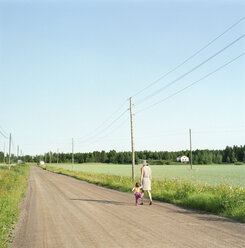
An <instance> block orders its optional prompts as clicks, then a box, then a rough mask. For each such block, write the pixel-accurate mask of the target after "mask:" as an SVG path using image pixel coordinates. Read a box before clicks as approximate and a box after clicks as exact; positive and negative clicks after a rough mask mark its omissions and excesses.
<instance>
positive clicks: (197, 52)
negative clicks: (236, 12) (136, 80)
mask: <svg viewBox="0 0 245 248" xmlns="http://www.w3.org/2000/svg"><path fill="white" fill-rule="evenodd" d="M244 19H245V16H244V17H242V18H241V19H239V20H238V21H236V22H235V23H233V24H232V25H231V26H230V27H228V28H227V29H226V30H225V31H223V32H222V33H221V34H219V35H218V36H217V37H215V38H214V39H213V40H211V41H210V42H208V43H207V44H206V45H204V46H203V47H201V48H200V49H199V50H198V51H196V52H195V53H194V54H192V55H191V56H189V57H188V58H187V59H185V60H184V61H183V62H181V63H180V64H178V65H177V66H176V67H174V68H173V69H172V70H170V71H168V72H167V73H165V74H164V75H162V76H160V77H159V78H157V79H156V80H154V81H153V82H151V83H150V84H149V85H147V86H146V87H144V88H143V89H141V90H139V91H138V92H137V93H135V94H134V95H132V97H136V96H138V95H139V94H141V93H142V92H144V91H145V90H146V89H148V88H150V87H151V86H153V85H155V84H156V83H157V82H159V81H160V80H162V79H163V78H165V77H166V76H168V75H169V74H171V73H172V72H174V71H176V70H177V69H179V68H180V67H181V66H182V65H184V64H185V63H187V62H188V61H189V60H191V59H192V58H194V57H195V56H196V55H198V54H199V53H200V52H202V51H203V50H205V49H206V48H207V47H209V46H210V45H211V44H212V43H214V42H215V41H216V40H218V39H219V38H220V37H222V36H223V35H224V34H226V33H227V32H228V31H230V30H231V29H232V28H234V27H235V26H237V25H238V24H239V23H241V22H242V21H243V20H244Z"/></svg>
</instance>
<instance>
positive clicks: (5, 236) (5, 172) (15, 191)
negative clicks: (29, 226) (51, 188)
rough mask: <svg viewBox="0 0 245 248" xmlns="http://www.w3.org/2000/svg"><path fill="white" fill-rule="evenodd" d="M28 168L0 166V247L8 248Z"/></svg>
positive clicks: (24, 188) (25, 184) (27, 175)
mask: <svg viewBox="0 0 245 248" xmlns="http://www.w3.org/2000/svg"><path fill="white" fill-rule="evenodd" d="M28 178H29V166H26V165H18V166H12V167H11V169H10V170H9V169H8V167H6V166H0V247H1V248H5V247H8V244H9V243H11V242H12V239H13V236H12V235H13V234H12V231H13V227H14V224H15V223H16V221H17V218H18V216H19V204H20V202H21V200H22V199H23V197H24V195H25V190H26V187H27V185H28Z"/></svg>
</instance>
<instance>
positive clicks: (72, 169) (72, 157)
mask: <svg viewBox="0 0 245 248" xmlns="http://www.w3.org/2000/svg"><path fill="white" fill-rule="evenodd" d="M73 167H74V140H73V138H72V170H73Z"/></svg>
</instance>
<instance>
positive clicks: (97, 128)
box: [79, 100, 127, 139]
mask: <svg viewBox="0 0 245 248" xmlns="http://www.w3.org/2000/svg"><path fill="white" fill-rule="evenodd" d="M126 102H127V100H125V101H124V102H123V103H122V104H121V105H120V106H119V107H118V108H117V110H115V111H114V112H113V113H112V114H111V115H110V116H109V117H108V118H107V119H106V120H104V121H103V122H102V123H101V124H100V125H99V126H97V127H96V128H95V129H94V130H93V131H92V132H90V134H87V135H84V136H83V137H81V138H79V139H84V138H86V137H88V136H91V134H92V136H93V133H96V132H97V130H99V129H101V128H102V127H103V126H104V125H105V124H106V123H107V122H108V121H109V120H110V119H111V118H112V117H113V116H114V115H115V114H116V113H118V112H119V111H120V110H121V109H122V107H123V106H124V105H125V103H126Z"/></svg>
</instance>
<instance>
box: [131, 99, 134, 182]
mask: <svg viewBox="0 0 245 248" xmlns="http://www.w3.org/2000/svg"><path fill="white" fill-rule="evenodd" d="M130 120H131V146H132V180H133V181H134V180H135V156H134V128H133V110H132V97H130Z"/></svg>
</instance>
